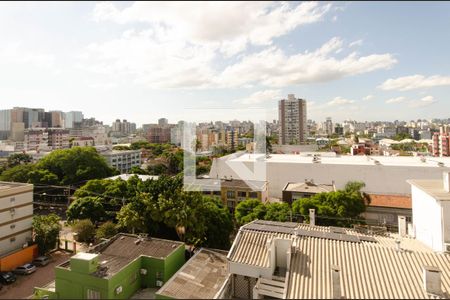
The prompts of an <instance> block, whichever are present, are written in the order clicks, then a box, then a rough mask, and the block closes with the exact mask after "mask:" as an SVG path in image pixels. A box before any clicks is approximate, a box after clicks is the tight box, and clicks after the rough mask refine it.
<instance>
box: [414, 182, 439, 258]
mask: <svg viewBox="0 0 450 300" xmlns="http://www.w3.org/2000/svg"><path fill="white" fill-rule="evenodd" d="M411 192H412V207H413V209H412V210H413V225H414V229H415V233H416V239H417V240H419V241H421V242H423V243H424V244H426V245H428V246H429V247H430V248H432V249H433V250H434V251H443V239H442V209H441V205H440V202H439V201H437V200H436V199H434V198H433V197H432V196H430V195H428V194H427V193H425V192H424V191H422V190H421V189H419V188H417V187H415V186H413V185H412V186H411Z"/></svg>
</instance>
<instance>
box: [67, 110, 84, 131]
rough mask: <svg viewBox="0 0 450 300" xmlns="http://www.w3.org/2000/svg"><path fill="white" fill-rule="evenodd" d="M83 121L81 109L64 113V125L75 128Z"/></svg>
mask: <svg viewBox="0 0 450 300" xmlns="http://www.w3.org/2000/svg"><path fill="white" fill-rule="evenodd" d="M82 121H83V113H82V112H81V111H69V112H66V113H64V125H65V126H64V127H65V128H69V129H71V128H75V127H78V126H79V125H80V124H81V122H82Z"/></svg>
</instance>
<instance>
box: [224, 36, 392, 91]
mask: <svg viewBox="0 0 450 300" xmlns="http://www.w3.org/2000/svg"><path fill="white" fill-rule="evenodd" d="M342 47H343V46H342V41H341V40H340V39H339V38H333V39H331V40H330V41H328V42H327V43H325V44H324V45H323V46H322V47H320V48H319V49H317V50H315V51H313V52H305V53H298V54H295V55H292V56H286V55H285V53H284V52H283V51H282V50H281V49H279V48H277V47H270V48H267V49H265V50H262V51H260V52H257V53H253V54H250V55H246V56H244V57H243V58H242V60H241V61H239V62H237V63H235V64H234V65H230V66H228V67H227V68H226V69H225V70H224V71H223V72H222V74H221V75H220V76H219V77H218V82H220V83H221V84H223V85H225V86H227V87H230V86H239V85H241V84H242V83H243V82H245V83H260V84H263V85H266V86H273V87H282V86H287V85H293V84H304V83H311V82H326V81H331V80H335V79H340V78H343V77H346V76H352V75H357V74H362V73H367V72H371V71H375V70H380V69H389V68H390V67H392V66H393V65H394V64H395V63H396V62H397V60H396V59H395V58H394V57H393V56H392V55H391V54H371V55H368V56H357V54H356V53H354V52H353V53H351V54H349V55H347V56H346V57H344V58H341V59H338V58H335V57H333V56H332V54H333V53H336V52H337V51H338V50H340V49H342Z"/></svg>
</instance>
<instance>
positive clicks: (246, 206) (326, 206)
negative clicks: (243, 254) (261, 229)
mask: <svg viewBox="0 0 450 300" xmlns="http://www.w3.org/2000/svg"><path fill="white" fill-rule="evenodd" d="M364 186H365V185H364V183H363V182H358V181H352V182H348V183H347V184H346V186H345V188H344V189H343V190H341V191H336V192H329V193H320V194H316V195H314V196H312V197H311V198H300V199H297V200H295V201H294V202H293V203H292V208H291V207H289V205H288V204H287V203H277V202H276V203H267V204H264V203H262V202H260V201H259V200H254V199H252V200H245V201H242V202H241V203H239V204H238V205H237V206H236V210H235V214H234V216H235V219H236V222H237V223H238V224H239V225H243V224H245V223H249V222H251V221H253V220H256V219H261V220H270V221H281V222H285V221H290V220H293V221H300V220H302V219H303V218H305V219H306V220H309V209H310V208H314V209H315V210H316V215H317V217H316V224H317V225H324V226H350V225H352V224H355V223H360V222H362V219H361V218H360V215H361V213H363V212H364V211H365V208H366V202H367V200H368V199H366V198H365V194H364V193H361V189H362V188H363V187H364Z"/></svg>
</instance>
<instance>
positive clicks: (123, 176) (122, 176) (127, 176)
mask: <svg viewBox="0 0 450 300" xmlns="http://www.w3.org/2000/svg"><path fill="white" fill-rule="evenodd" d="M135 175H136V176H137V177H138V178H139V179H140V180H142V181H147V180H158V179H159V176H152V175H137V174H120V175H116V176H112V177H108V178H106V179H110V180H116V179H119V178H120V179H122V180H125V181H127V180H128V179H130V178H131V177H133V176H135Z"/></svg>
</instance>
